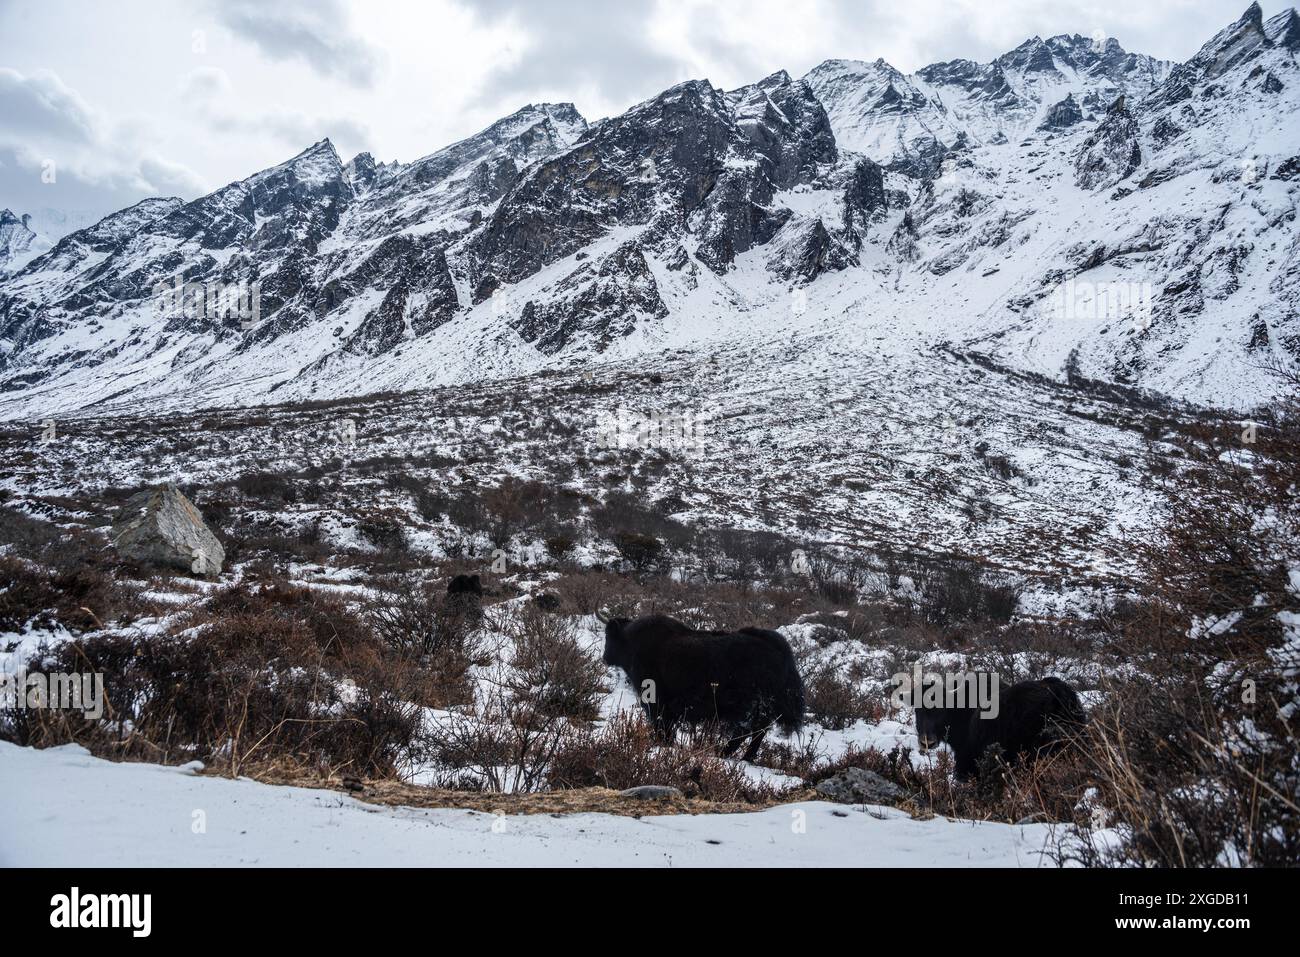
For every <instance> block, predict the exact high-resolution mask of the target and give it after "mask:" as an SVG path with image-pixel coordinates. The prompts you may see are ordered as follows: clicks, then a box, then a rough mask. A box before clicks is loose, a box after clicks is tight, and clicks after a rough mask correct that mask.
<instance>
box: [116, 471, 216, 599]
mask: <svg viewBox="0 0 1300 957" xmlns="http://www.w3.org/2000/svg"><path fill="white" fill-rule="evenodd" d="M113 545H114V546H115V547H116V548H117V550H118V551H119V552H121V553H122V554H123V555H124V556H126V557H127V558H133V559H135V560H137V561H141V562H148V563H150V564H154V565H165V566H167V567H169V568H177V569H180V570H182V571H187V572H192V573H194V574H196V575H205V576H207V577H209V578H213V577H216V576H217V575H219V574H220V573H221V565H222V563H223V562H225V560H226V550H225V549H224V548H222V547H221V542H219V541H217V536H215V535H213V534H212V532H211V531H210V530H209V529H208V527H207V525H205V524H204V523H203V516H202V515H200V514H199V510H198V509H197V508H195V507H194V504H193V503H192V502H191V501H190V500H189V499H187V498H186V497H185V496H184V495H182V494H181V493H180V491H179V490H178V489H177V488H176V486H174V485H166V486H163V487H161V488H155V489H150V490H149V491H147V492H141V493H140V494H138V495H134V496H132V497H131V499H130V500H129V501H128V502H127V503H126V505H124V506H123V507H122V511H121V512H119V513H118V516H117V520H116V521H115V522H114V523H113Z"/></svg>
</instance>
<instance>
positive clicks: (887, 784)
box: [817, 768, 907, 805]
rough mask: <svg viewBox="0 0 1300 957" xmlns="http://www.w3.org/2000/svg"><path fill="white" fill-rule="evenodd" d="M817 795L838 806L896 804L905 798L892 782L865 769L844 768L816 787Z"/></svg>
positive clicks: (903, 792)
mask: <svg viewBox="0 0 1300 957" xmlns="http://www.w3.org/2000/svg"><path fill="white" fill-rule="evenodd" d="M817 793H818V794H821V795H823V796H825V797H828V798H830V799H831V800H832V801H837V802H839V803H840V804H890V805H892V804H896V803H897V802H899V801H901V800H902V799H903V798H905V797H906V796H907V792H905V791H904V790H903V789H902V788H900V787H899V786H898V785H897V784H895V783H894V782H893V781H890V780H887V779H885V778H882V777H881V776H880V775H879V774H877V773H876V772H875V771H868V770H866V769H865V768H845V769H844V770H843V771H840V772H839V773H838V774H833V775H831V776H830V777H828V778H827V779H826V780H825V781H822V782H821V783H820V784H818V785H817Z"/></svg>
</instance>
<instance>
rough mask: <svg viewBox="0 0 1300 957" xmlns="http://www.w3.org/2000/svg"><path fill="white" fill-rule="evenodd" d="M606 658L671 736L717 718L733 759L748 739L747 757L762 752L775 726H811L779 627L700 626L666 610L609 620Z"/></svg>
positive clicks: (662, 730)
mask: <svg viewBox="0 0 1300 957" xmlns="http://www.w3.org/2000/svg"><path fill="white" fill-rule="evenodd" d="M604 660H605V664H607V665H612V666H614V667H616V668H621V669H622V671H623V673H624V674H626V675H627V678H628V681H629V682H631V684H632V688H633V690H634V691H635V692H636V694H637V696H638V698H639V699H640V701H641V705H642V707H643V708H644V709H645V713H646V716H647V717H648V718H649V719H650V722H651V724H653V725H654V727H655V729H656V730H657V731H658V733H659V734H660V735H661V737H662V738H663V740H665V741H672V740H673V737H674V735H675V733H676V730H677V726H678V725H679V724H689V725H698V724H713V725H715V726H716V727H718V728H719V729H720V730H721V731H722V732H723V734H724V735H725V736H726V744H725V745H724V746H723V749H722V754H723V756H724V757H730V756H731V755H732V754H734V753H735V751H736V749H737V748H739V747H740V745H741V743H742V742H743V741H744V740H745V739H746V738H748V739H749V745H748V746H747V747H746V748H745V753H744V759H745V760H746V761H753V760H754V758H755V757H757V755H758V749H759V746H760V745H761V744H762V743H763V736H764V735H766V734H767V732H768V730H769V729H770V728H772V727H773V726H774V725H776V726H779V727H780V728H781V729H782V730H783V731H785V732H786V733H787V734H789V733H791V732H793V731H796V730H798V729H799V728H800V727H801V726H802V724H803V710H804V698H803V681H802V680H801V679H800V677H799V669H798V668H797V667H796V666H795V662H794V654H793V653H792V652H791V651H790V645H789V644H788V643H787V642H786V640H785V638H783V637H782V636H781V635H779V634H777V633H776V632H775V631H765V630H763V629H761V628H742V629H740V631H736V632H721V631H696V630H694V629H693V628H689V627H687V626H686V625H684V624H682V623H681V622H680V621H677V620H675V619H673V618H669V617H667V616H666V615H652V616H650V617H648V618H638V619H636V620H635V621H630V620H629V619H627V618H615V619H613V620H611V621H609V622H608V623H607V624H606V625H605V655H604Z"/></svg>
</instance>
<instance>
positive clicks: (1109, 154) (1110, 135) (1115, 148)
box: [1074, 96, 1142, 190]
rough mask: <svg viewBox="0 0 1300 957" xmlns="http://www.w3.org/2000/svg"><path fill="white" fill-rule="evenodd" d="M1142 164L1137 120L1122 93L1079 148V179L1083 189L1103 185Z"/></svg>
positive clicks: (1122, 176)
mask: <svg viewBox="0 0 1300 957" xmlns="http://www.w3.org/2000/svg"><path fill="white" fill-rule="evenodd" d="M1141 165H1142V147H1141V145H1140V144H1139V142H1138V124H1137V120H1136V119H1134V117H1133V114H1132V112H1131V111H1130V110H1129V108H1128V105H1127V104H1126V102H1125V99H1124V97H1122V96H1121V97H1119V98H1118V99H1117V100H1116V101H1115V102H1114V103H1112V104H1111V105H1110V108H1109V109H1108V110H1107V111H1106V118H1105V119H1104V120H1102V122H1101V125H1100V126H1098V127H1097V129H1096V131H1095V132H1093V134H1092V135H1091V136H1089V137H1088V138H1087V139H1086V140H1085V141H1084V143H1083V146H1082V148H1081V149H1080V150H1079V155H1078V157H1077V158H1076V159H1075V163H1074V168H1075V182H1076V183H1078V185H1079V188H1080V189H1089V190H1092V189H1100V188H1101V187H1103V186H1111V185H1114V184H1115V183H1117V182H1119V181H1120V180H1121V179H1124V178H1125V177H1126V176H1128V175H1129V174H1130V173H1132V172H1133V171H1134V170H1136V169H1137V168H1138V167H1139V166H1141Z"/></svg>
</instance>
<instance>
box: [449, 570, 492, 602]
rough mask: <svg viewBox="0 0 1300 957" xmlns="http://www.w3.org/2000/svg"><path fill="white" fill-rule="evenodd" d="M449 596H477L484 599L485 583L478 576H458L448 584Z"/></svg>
mask: <svg viewBox="0 0 1300 957" xmlns="http://www.w3.org/2000/svg"><path fill="white" fill-rule="evenodd" d="M447 594H448V595H475V596H477V597H478V598H482V597H483V582H482V580H481V579H480V578H479V577H478V576H477V575H457V576H456V577H455V578H453V579H452V580H451V581H450V582H448V583H447Z"/></svg>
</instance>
